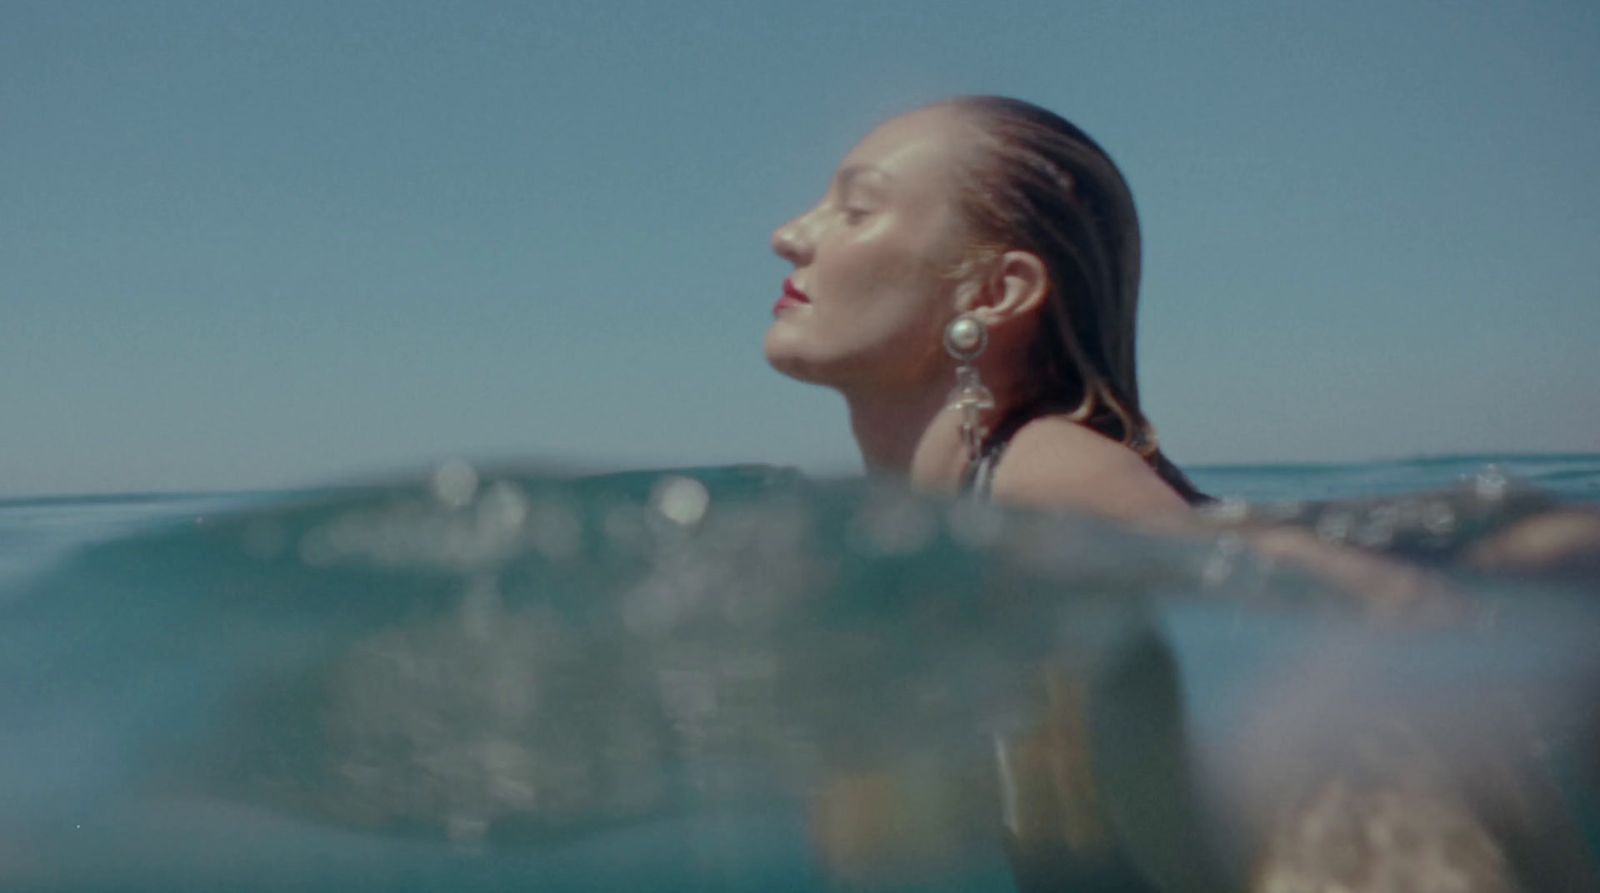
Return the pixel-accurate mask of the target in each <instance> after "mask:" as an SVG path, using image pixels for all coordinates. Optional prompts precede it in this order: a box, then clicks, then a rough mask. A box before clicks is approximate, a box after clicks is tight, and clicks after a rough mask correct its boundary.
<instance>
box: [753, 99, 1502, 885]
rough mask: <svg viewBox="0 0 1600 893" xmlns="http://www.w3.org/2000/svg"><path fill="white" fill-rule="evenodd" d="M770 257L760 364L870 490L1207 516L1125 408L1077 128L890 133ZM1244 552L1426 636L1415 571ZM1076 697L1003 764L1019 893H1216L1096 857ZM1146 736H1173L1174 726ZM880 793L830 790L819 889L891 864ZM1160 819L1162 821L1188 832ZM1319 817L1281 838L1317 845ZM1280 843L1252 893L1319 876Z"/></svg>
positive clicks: (1194, 869) (995, 117)
mask: <svg viewBox="0 0 1600 893" xmlns="http://www.w3.org/2000/svg"><path fill="white" fill-rule="evenodd" d="M773 248H774V249H775V250H776V251H777V253H778V254H779V255H781V256H782V257H784V258H785V259H786V260H788V261H789V262H790V263H792V264H793V265H794V272H793V273H792V274H791V275H790V277H789V278H788V279H787V280H786V281H785V283H784V287H783V294H782V296H781V297H780V298H779V300H778V302H777V304H776V306H775V307H774V308H773V312H774V315H775V316H776V319H775V320H774V322H773V324H772V327H771V328H770V329H769V331H768V333H767V338H766V353H767V357H768V360H769V361H770V362H771V363H772V364H773V366H774V367H776V368H777V369H779V370H780V371H782V372H784V373H786V374H788V375H791V376H793V377H795V378H798V379H801V380H803V381H808V382H812V383H815V384H821V385H826V386H829V387H832V388H835V389H837V390H838V391H839V392H840V393H842V394H843V395H844V397H845V400H846V402H847V404H848V406H849V410H850V420H851V425H852V429H853V432H854V434H855V438H856V441H857V443H858V444H859V446H860V448H861V452H862V456H863V458H864V459H865V461H866V464H867V465H868V467H869V468H870V469H872V470H874V471H879V472H887V473H892V474H899V475H904V476H906V477H907V478H908V479H909V481H910V483H911V484H912V485H913V486H914V487H917V488H919V489H923V490H932V491H945V492H954V491H958V490H959V491H966V492H970V493H972V494H973V495H975V496H977V497H979V498H992V499H994V500H996V501H999V502H1004V503H1009V504H1014V505H1029V506H1034V507H1043V508H1071V509H1078V510H1083V511H1089V512H1093V513H1098V514H1101V515H1105V516H1110V517H1114V518H1119V519H1125V520H1137V521H1140V522H1142V523H1144V524H1146V525H1150V524H1159V525H1160V526H1161V527H1163V528H1166V529H1192V527H1191V524H1190V523H1188V517H1187V516H1188V513H1187V510H1186V509H1187V506H1188V505H1191V504H1194V503H1196V502H1199V501H1202V500H1204V499H1205V497H1204V496H1202V495H1201V494H1200V493H1199V492H1198V491H1197V490H1195V488H1194V487H1193V486H1192V485H1191V484H1190V483H1189V482H1188V480H1187V479H1186V478H1185V477H1184V476H1183V474H1182V473H1181V472H1179V471H1178V470H1177V469H1176V468H1175V467H1174V466H1173V465H1172V464H1171V463H1170V462H1168V461H1167V460H1166V458H1165V457H1163V456H1162V454H1161V451H1160V450H1159V448H1158V447H1157V445H1156V438H1155V434H1154V431H1153V429H1152V427H1151V425H1150V423H1149V421H1148V419H1146V418H1145V415H1144V412H1143V410H1142V408H1141V405H1140V402H1139V391H1138V384H1137V381H1136V378H1135V363H1134V329H1135V311H1136V306H1137V299H1138V286H1139V230H1138V222H1137V219H1136V216H1135V212H1134V207H1133V202H1132V198H1131V196H1130V194H1129V191H1128V187H1127V184H1126V183H1125V181H1124V180H1123V178H1122V176H1121V175H1120V173H1119V172H1118V171H1117V168H1116V166H1115V165H1114V164H1113V163H1112V162H1111V160H1110V159H1109V158H1108V157H1107V156H1106V154H1105V153H1104V152H1103V151H1102V150H1101V149H1100V148H1099V147H1098V146H1097V145H1095V143H1094V142H1093V141H1092V140H1090V139H1089V138H1088V137H1087V136H1085V135H1084V134H1083V133H1082V132H1081V131H1079V130H1078V129H1077V128H1075V127H1073V126H1072V125H1071V124H1069V123H1068V122H1066V121H1065V120H1062V119H1061V118H1059V117H1057V116H1056V115H1054V114H1051V113H1050V112H1048V111H1045V110H1043V109H1040V108H1038V107H1035V106H1032V105H1029V104H1027V103H1024V102H1020V101H1017V100H1012V99H1002V98H994V97H972V98H961V99H955V100H951V101H947V102H943V103H939V104H937V105H934V106H931V107H928V108H924V109H920V110H918V111H915V112H912V113H910V114H907V115H904V116H902V117H899V118H896V119H893V120H891V121H889V122H888V123H886V124H884V125H883V126H881V127H879V128H878V129H877V130H875V131H873V132H872V133H871V134H869V135H868V136H867V137H866V139H864V140H863V141H862V142H861V143H860V144H859V145H857V146H856V147H855V148H854V149H853V150H851V152H850V153H849V154H848V155H847V156H846V157H845V159H844V161H843V163H842V164H841V165H840V168H839V170H838V172H837V173H836V174H835V176H834V179H833V182H832V183H831V185H830V187H829V189H828V192H827V194H826V195H825V196H824V197H823V199H822V201H821V202H820V203H819V204H818V205H817V206H816V207H814V208H812V209H811V210H809V211H807V212H805V213H804V214H802V215H800V216H799V217H797V218H795V219H794V220H792V221H790V222H788V223H787V224H785V225H783V226H782V227H780V228H779V229H778V230H777V232H776V233H775V234H774V236H773ZM1247 539H1248V542H1250V544H1251V545H1252V547H1253V548H1254V550H1255V551H1256V552H1257V553H1258V554H1259V555H1260V556H1261V557H1263V558H1266V559H1269V560H1270V559H1279V558H1281V559H1285V560H1287V561H1290V562H1293V563H1295V564H1296V565H1298V566H1299V567H1300V568H1302V569H1304V570H1309V571H1312V572H1315V573H1320V574H1322V575H1324V576H1326V577H1328V578H1329V579H1331V580H1333V581H1335V582H1337V583H1339V584H1341V585H1342V586H1343V587H1344V588H1347V589H1348V590H1350V591H1351V592H1352V593H1355V594H1358V595H1359V596H1360V597H1361V598H1363V599H1365V600H1367V601H1369V602H1370V603H1371V604H1372V605H1373V606H1374V607H1375V608H1378V609H1380V610H1381V611H1382V612H1384V613H1385V614H1392V613H1395V611H1396V609H1401V610H1400V613H1407V612H1410V613H1412V614H1425V613H1426V612H1425V611H1422V610H1421V609H1419V608H1418V607H1417V606H1418V605H1422V606H1426V605H1429V604H1433V603H1436V602H1437V601H1438V599H1439V598H1440V593H1439V591H1438V590H1439V587H1438V586H1437V585H1436V583H1435V581H1434V580H1433V579H1432V578H1431V577H1429V576H1428V575H1426V574H1425V573H1422V572H1421V571H1419V570H1417V569H1413V568H1410V567H1407V566H1403V565H1400V564H1397V563H1395V562H1392V561H1388V560H1385V559H1383V558H1381V557H1379V556H1374V555H1369V554H1366V553H1362V552H1358V551H1356V550H1353V549H1350V548H1346V547H1341V546H1337V545H1333V544H1329V543H1324V542H1321V541H1319V540H1318V539H1317V538H1316V537H1314V536H1311V535H1310V534H1308V533H1306V532H1305V531H1300V530H1295V529H1263V530H1254V531H1249V532H1248V536H1247ZM1446 601H1449V602H1453V600H1446ZM1151 654H1153V655H1154V657H1152V658H1150V659H1148V660H1143V661H1142V662H1135V665H1136V666H1137V667H1140V668H1142V672H1144V675H1145V677H1148V679H1147V680H1146V683H1145V685H1146V688H1148V689H1149V690H1150V691H1153V692H1156V693H1157V694H1158V695H1160V694H1171V693H1173V692H1176V690H1177V689H1176V682H1175V676H1174V673H1173V671H1172V670H1171V669H1170V668H1169V667H1167V664H1166V663H1163V660H1165V659H1166V658H1165V657H1164V655H1165V652H1164V651H1162V650H1160V649H1155V650H1154V651H1151ZM1168 662H1170V661H1168ZM1141 678H1144V677H1141ZM1083 682H1084V680H1082V679H1076V678H1064V677H1063V678H1058V677H1057V676H1052V675H1048V674H1047V676H1046V678H1045V684H1046V688H1047V690H1048V692H1049V693H1051V697H1050V698H1049V699H1048V701H1049V703H1050V705H1051V708H1050V710H1049V711H1047V714H1048V715H1047V716H1045V717H1044V719H1043V721H1042V723H1041V726H1040V728H1039V729H1038V730H1037V731H1036V733H1034V734H1031V735H1026V736H1022V737H1021V738H1019V739H1017V740H1015V741H1011V742H1007V744H1006V746H1005V747H1003V748H1001V754H1002V756H1003V757H1004V758H1003V759H1002V760H1001V763H1002V766H1001V773H1000V774H1001V776H1002V777H1001V779H1000V782H1001V788H1002V789H1003V790H1004V791H1006V792H1007V794H1006V796H1004V797H1002V799H1003V800H1005V801H1006V802H1009V803H1012V805H1013V807H1015V808H1014V809H1012V810H1010V812H1017V813H1018V814H1019V815H1017V816H1011V815H1009V813H1008V817H1007V819H1006V827H1007V835H1006V839H1007V842H1008V846H1009V847H1010V848H1011V855H1012V860H1013V868H1014V870H1015V872H1016V877H1017V880H1018V882H1019V885H1020V886H1021V887H1023V888H1025V889H1036V888H1037V889H1058V888H1059V889H1068V888H1075V885H1076V884H1079V883H1080V882H1081V883H1088V884H1091V885H1093V884H1099V885H1100V886H1097V887H1096V889H1108V888H1115V889H1148V888H1149V884H1148V881H1147V878H1149V877H1153V876H1157V875H1161V874H1167V875H1168V876H1169V877H1187V878H1188V883H1186V884H1185V883H1182V882H1175V883H1178V884H1179V886H1180V887H1182V888H1184V889H1189V888H1192V889H1219V888H1223V887H1226V886H1235V884H1229V883H1224V882H1220V881H1217V880H1216V878H1217V874H1216V869H1215V868H1214V866H1210V865H1208V864H1206V862H1207V859H1206V857H1205V855H1204V854H1203V853H1199V854H1196V855H1194V857H1193V864H1191V865H1188V866H1185V867H1183V868H1182V869H1181V870H1172V866H1171V865H1169V866H1168V869H1169V871H1167V872H1162V871H1158V870H1156V868H1155V866H1154V865H1151V864H1142V865H1140V866H1138V867H1135V866H1134V865H1133V864H1131V863H1129V862H1128V861H1126V856H1127V854H1126V853H1125V852H1123V851H1122V849H1121V847H1119V846H1118V845H1117V844H1115V843H1113V842H1111V841H1110V840H1108V839H1107V837H1106V831H1107V825H1106V816H1105V815H1103V814H1101V813H1102V810H1101V809H1100V808H1099V807H1097V806H1096V803H1097V801H1098V799H1099V795H1098V794H1097V793H1096V792H1095V790H1094V785H1093V783H1092V781H1090V777H1089V776H1088V775H1086V774H1085V773H1083V772H1081V771H1076V770H1071V769H1070V767H1071V766H1076V765H1078V764H1079V760H1078V758H1079V757H1081V756H1082V755H1083V753H1085V752H1086V751H1085V748H1086V747H1087V746H1088V745H1087V743H1086V742H1087V738H1086V735H1087V734H1088V733H1087V732H1086V731H1085V729H1086V727H1085V726H1084V725H1083V723H1084V721H1085V720H1086V718H1087V717H1088V716H1089V715H1090V713H1091V712H1092V711H1091V710H1090V708H1089V707H1088V706H1087V704H1086V702H1083V697H1084V696H1085V692H1086V691H1087V689H1086V688H1084V686H1083V685H1081V684H1080V683H1083ZM1075 685H1076V686H1077V687H1076V688H1075V687H1074V686H1075ZM1080 689H1081V690H1080ZM1073 692H1077V695H1075V696H1073V697H1067V695H1070V694H1072V693H1073ZM1063 693H1065V694H1063ZM1102 694H1104V693H1103V692H1102ZM1147 695H1148V692H1147ZM1108 700H1109V701H1110V702H1113V706H1115V702H1118V701H1119V700H1122V699H1120V698H1117V697H1112V698H1109V699H1108ZM1135 700H1137V699H1135ZM1159 700H1160V699H1159V698H1158V697H1154V696H1147V697H1145V698H1144V699H1143V700H1138V703H1156V702H1157V701H1159ZM1130 703H1131V702H1130ZM1157 712H1158V713H1161V714H1162V715H1163V716H1168V717H1169V718H1170V717H1175V716H1177V715H1178V712H1179V708H1178V707H1177V706H1176V702H1173V704H1171V705H1169V707H1168V708H1167V709H1165V710H1158V711H1157ZM1146 719H1148V717H1147V718H1146ZM1177 735H1178V733H1177V732H1171V733H1168V734H1165V735H1162V736H1157V737H1160V738H1162V739H1163V740H1167V741H1168V742H1169V743H1172V742H1176V741H1178V740H1179V739H1178V738H1177V737H1176V736H1177ZM1158 743H1159V742H1158ZM1180 762H1181V761H1177V762H1173V765H1174V766H1176V765H1179V763H1180ZM1062 767H1068V768H1067V769H1063V768H1062ZM1169 768H1170V767H1169ZM1174 771H1175V772H1176V771H1177V770H1174ZM1180 774H1181V773H1180ZM886 777H887V776H886ZM1175 777H1176V776H1175ZM1085 784H1087V785H1088V786H1087V787H1085ZM893 789H894V785H893V784H891V783H889V782H886V781H885V780H884V778H881V777H877V776H873V775H870V774H866V775H862V776H857V777H841V778H837V779H834V780H832V781H831V782H830V783H829V784H828V785H827V786H825V788H824V789H823V791H822V793H821V795H820V796H819V800H818V836H819V841H821V842H822V844H823V846H822V847H821V848H822V850H823V851H824V855H825V856H826V857H827V858H828V860H829V861H830V863H833V864H835V866H836V868H838V869H840V870H842V871H844V872H845V873H846V874H850V873H861V872H864V871H868V870H869V869H870V866H871V865H872V864H873V863H874V862H875V861H876V862H884V861H893V856H894V853H893V851H894V850H895V845H894V844H895V842H896V840H897V834H896V833H895V832H894V830H893V829H896V828H901V829H902V832H901V833H900V836H904V833H903V828H904V827H911V826H913V825H914V824H915V823H909V824H908V822H906V821H901V820H896V819H894V818H893V817H894V815H895V814H896V811H895V806H894V804H895V802H896V800H897V796H896V795H894V794H893V793H892V791H893ZM1173 790H1174V791H1177V790H1178V788H1177V787H1174V788H1173ZM886 791H887V792H889V793H886ZM913 799H914V798H913ZM1431 802H1432V801H1427V802H1426V803H1425V804H1424V805H1427V803H1431ZM1030 804H1031V805H1030ZM1179 805H1180V804H1178V803H1176V802H1174V803H1169V804H1168V805H1167V808H1166V809H1165V810H1162V811H1158V813H1161V814H1163V815H1165V817H1166V818H1167V819H1168V820H1174V821H1177V824H1178V826H1186V827H1188V828H1190V829H1191V830H1192V829H1193V828H1195V827H1198V825H1199V821H1198V819H1196V818H1195V817H1194V816H1195V814H1193V813H1189V814H1187V818H1185V815H1184V814H1182V813H1183V812H1184V811H1183V810H1181V809H1179ZM1314 805H1315V804H1314ZM1023 806H1028V809H1022V807H1023ZM906 808H907V809H909V808H910V807H906ZM1023 813H1027V815H1022V814H1023ZM1028 815H1031V816H1032V818H1029V817H1028ZM885 816H888V817H889V818H884V817H885ZM1316 816H1317V814H1315V813H1314V812H1306V813H1305V814H1303V815H1300V816H1298V818H1299V819H1302V821H1291V822H1289V823H1288V826H1287V827H1289V828H1290V829H1291V830H1293V831H1295V832H1296V833H1298V832H1300V831H1306V830H1307V829H1312V830H1314V828H1313V825H1314V824H1315V823H1314V822H1313V821H1312V819H1315V818H1316ZM1475 820H1476V817H1474V816H1472V815H1466V816H1465V817H1464V818H1463V821H1464V822H1466V823H1467V825H1471V824H1472V821H1475ZM1185 822H1187V825H1185ZM953 824H958V823H953ZM1436 824H1437V823H1436ZM1438 827H1443V825H1439V826H1438ZM1452 827H1454V826H1452ZM1463 827H1466V825H1463ZM1473 827H1475V828H1476V827H1477V826H1473ZM1479 830H1482V829H1481V828H1480V829H1479ZM1486 835H1487V832H1484V833H1483V834H1480V835H1479V836H1480V837H1483V838H1484V839H1485V840H1488V839H1490V838H1489V837H1488V836H1486ZM1179 836H1181V835H1169V837H1170V838H1171V839H1173V840H1177V839H1178V837H1179ZM1475 839H1476V838H1475ZM1299 842H1300V839H1299V838H1297V837H1295V836H1294V835H1293V834H1290V835H1289V836H1287V837H1284V838H1283V839H1282V840H1276V839H1275V841H1273V842H1267V843H1266V844H1265V845H1264V846H1263V847H1262V849H1261V851H1260V852H1259V853H1258V861H1257V862H1256V866H1257V868H1256V870H1255V871H1254V872H1250V873H1251V874H1254V875H1255V877H1256V880H1257V881H1260V880H1261V879H1262V878H1265V877H1287V876H1299V875H1297V874H1295V872H1296V871H1298V870H1299V869H1301V868H1305V867H1307V866H1311V869H1310V870H1311V873H1312V874H1317V872H1318V871H1325V870H1326V867H1325V866H1320V863H1319V862H1318V860H1322V859H1323V858H1324V856H1325V855H1326V854H1325V853H1323V852H1322V851H1321V850H1319V849H1317V848H1315V847H1313V848H1311V849H1310V850H1307V851H1306V852H1301V851H1300V850H1299V849H1296V847H1297V846H1299ZM1491 842H1492V841H1491ZM898 845H899V847H900V849H902V850H904V853H902V856H911V857H914V860H915V859H922V858H926V857H927V854H929V853H936V852H938V851H939V850H940V844H939V843H938V841H937V840H935V839H932V838H930V840H927V841H921V842H920V843H919V842H918V841H916V840H912V841H909V842H907V841H900V842H899V844H898ZM1496 845H1498V844H1496ZM1145 861H1147V862H1148V861H1149V860H1145ZM1161 861H1167V862H1171V861H1172V860H1171V859H1170V858H1168V859H1164V860H1161ZM1174 864H1176V863H1174ZM1363 867H1364V868H1371V866H1370V865H1364V866H1363ZM1470 869H1471V866H1465V865H1464V867H1463V870H1466V871H1468V873H1469V874H1470V873H1471V870H1470ZM1300 873H1301V874H1304V872H1300ZM1492 873H1493V872H1491V874H1492ZM1478 874H1479V875H1481V876H1480V877H1479V878H1478V879H1479V880H1485V879H1486V878H1488V876H1487V875H1483V872H1482V871H1480V872H1478ZM1318 876H1319V877H1320V876H1322V875H1318ZM1236 879H1237V878H1236ZM1488 880H1490V881H1492V880H1493V879H1488ZM1107 885H1109V886H1107ZM1483 888H1484V889H1488V887H1483ZM1497 889H1498V888H1497Z"/></svg>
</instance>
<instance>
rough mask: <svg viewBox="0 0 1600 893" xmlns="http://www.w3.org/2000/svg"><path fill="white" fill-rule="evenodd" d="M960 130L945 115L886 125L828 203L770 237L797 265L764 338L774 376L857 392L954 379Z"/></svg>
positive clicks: (926, 113) (844, 173)
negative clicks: (948, 328)
mask: <svg viewBox="0 0 1600 893" xmlns="http://www.w3.org/2000/svg"><path fill="white" fill-rule="evenodd" d="M962 126H963V125H962V123H961V122H960V121H959V120H958V119H957V118H956V117H955V115H954V114H953V113H952V112H950V111H949V110H947V109H940V108H932V109H923V110H920V111H916V112H912V113H911V114H909V115H906V116H904V117H900V118H895V119H893V120H891V121H889V122H887V123H885V124H884V125H883V126H881V127H879V128H878V129H877V130H874V131H873V132H872V133H871V134H869V135H868V136H867V138H866V139H864V140H862V141H861V143H860V144H859V145H857V146H856V147H855V148H854V149H852V150H851V151H850V154H848V155H846V156H845V158H844V161H843V162H841V163H840V165H839V170H838V171H837V173H835V174H834V178H833V182H832V183H831V184H830V186H829V187H828V192H827V194H826V195H824V196H823V198H822V201H821V203H819V204H818V205H817V206H816V207H814V208H812V209H811V210H809V211H807V212H805V213H804V214H801V215H800V216H799V217H796V218H795V219H793V220H791V221H789V222H788V223H786V224H784V225H783V226H781V227H779V228H778V230H777V232H775V233H773V236H772V247H773V250H774V251H776V252H777V253H778V254H779V255H780V256H782V257H783V258H784V259H785V260H788V261H789V262H790V263H792V264H794V272H793V273H791V274H790V276H789V279H788V280H787V281H786V282H785V283H784V293H783V296H782V297H781V298H779V300H778V303H777V304H776V305H775V306H774V307H773V315H774V316H775V317H776V319H774V320H773V323H772V327H771V328H770V329H768V330H767V337H766V354H767V360H768V361H769V362H770V363H772V365H773V367H774V368H776V369H778V371H780V372H783V373H784V374H786V375H791V376H793V377H795V378H798V379H801V380H803V381H809V382H814V383H816V384H823V385H830V386H833V387H837V388H840V389H844V390H854V391H859V390H861V389H875V390H880V391H893V390H898V389H901V388H904V387H907V386H913V387H914V386H917V385H919V384H922V383H924V382H926V381H928V380H931V378H932V377H933V376H939V377H943V376H944V375H945V373H947V372H948V369H947V368H946V366H947V365H948V363H947V362H946V361H945V359H944V355H943V349H942V347H941V344H942V342H941V333H942V331H943V328H944V325H945V324H946V323H947V322H948V321H949V319H950V317H951V316H952V315H953V314H954V313H955V289H956V286H957V281H956V280H955V279H954V278H953V277H951V276H950V275H949V274H950V271H951V270H952V269H953V268H954V267H955V266H956V264H957V263H958V262H959V260H960V258H961V248H962V243H961V227H960V225H959V217H958V215H957V208H956V189H955V177H954V173H955V170H956V167H955V164H956V157H955V156H956V152H957V151H958V150H959V146H960V139H961V136H962V131H961V128H962Z"/></svg>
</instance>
